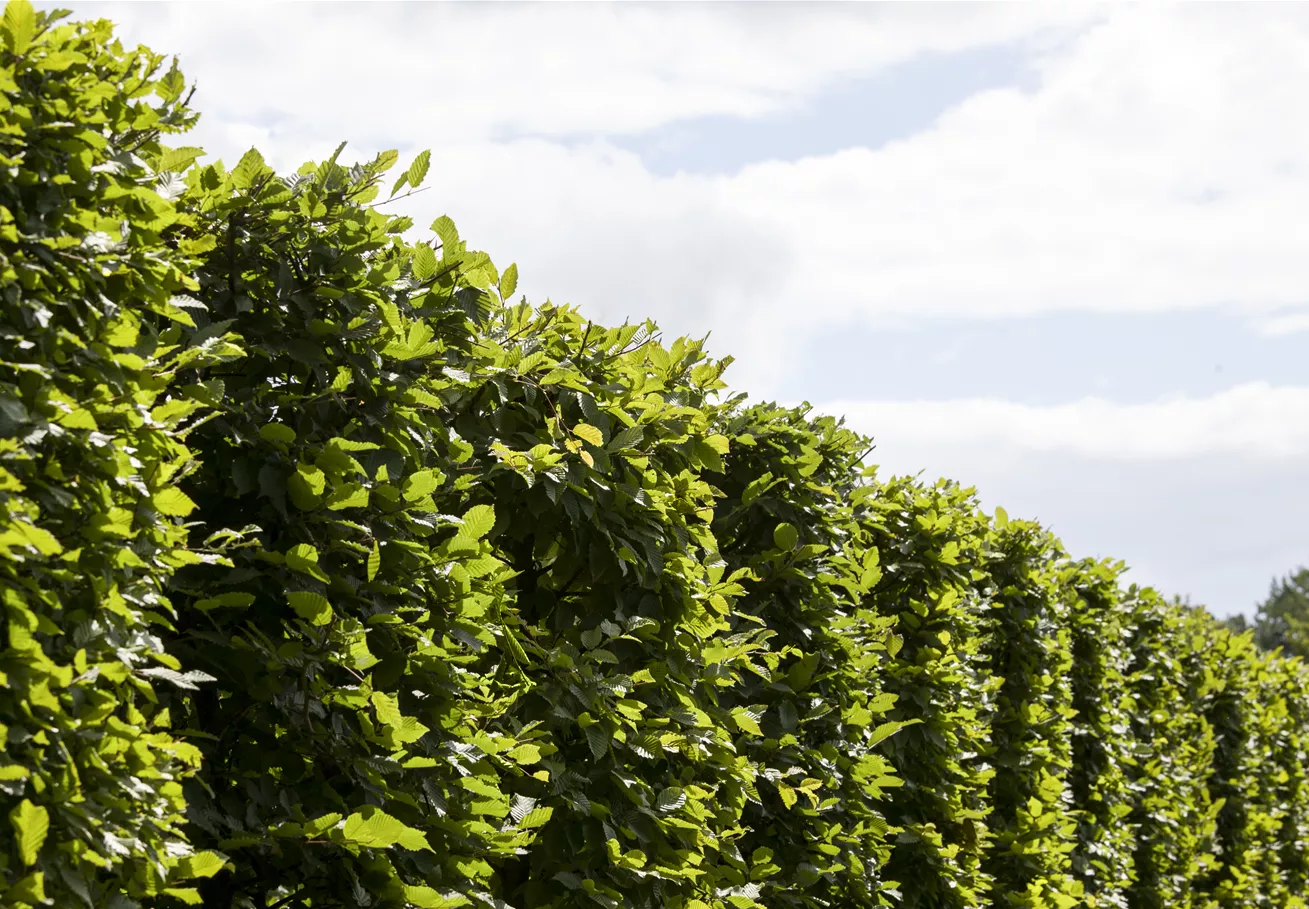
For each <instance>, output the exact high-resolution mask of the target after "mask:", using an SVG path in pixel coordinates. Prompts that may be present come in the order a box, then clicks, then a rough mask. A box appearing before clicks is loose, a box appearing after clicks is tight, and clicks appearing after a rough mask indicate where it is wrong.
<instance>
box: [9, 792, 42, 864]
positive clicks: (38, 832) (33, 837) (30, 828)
mask: <svg viewBox="0 0 1309 909" xmlns="http://www.w3.org/2000/svg"><path fill="white" fill-rule="evenodd" d="M9 823H10V824H11V825H12V826H13V828H14V834H15V836H16V839H17V843H18V855H19V858H20V859H21V860H22V862H23V864H24V865H29V866H30V865H34V864H36V856H37V853H38V852H40V851H41V847H42V846H43V845H45V838H46V836H47V835H48V834H49V833H50V812H49V811H47V810H46V808H45V806H43V805H34V804H32V803H31V802H30V801H28V800H27V799H23V800H22V801H21V802H19V803H18V804H17V805H15V806H14V808H13V810H11V811H10V812H9Z"/></svg>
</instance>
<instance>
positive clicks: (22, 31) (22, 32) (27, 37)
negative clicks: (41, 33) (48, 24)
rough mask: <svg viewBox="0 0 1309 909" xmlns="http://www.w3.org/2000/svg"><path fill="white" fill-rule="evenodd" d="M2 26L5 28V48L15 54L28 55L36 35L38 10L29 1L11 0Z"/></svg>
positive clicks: (0, 22)
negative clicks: (28, 49)
mask: <svg viewBox="0 0 1309 909" xmlns="http://www.w3.org/2000/svg"><path fill="white" fill-rule="evenodd" d="M0 24H2V25H3V28H4V37H5V46H7V47H8V48H9V50H10V51H12V52H13V53H15V54H23V53H26V52H27V48H28V47H29V46H30V45H31V43H32V38H33V36H35V35H36V10H34V9H33V8H32V4H31V3H29V2H27V0H9V2H8V3H6V4H5V14H4V19H3V20H0Z"/></svg>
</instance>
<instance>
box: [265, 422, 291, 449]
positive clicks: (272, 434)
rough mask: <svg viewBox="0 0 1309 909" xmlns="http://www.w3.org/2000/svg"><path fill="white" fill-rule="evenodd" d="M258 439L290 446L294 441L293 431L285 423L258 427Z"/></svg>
mask: <svg viewBox="0 0 1309 909" xmlns="http://www.w3.org/2000/svg"><path fill="white" fill-rule="evenodd" d="M259 437H260V438H261V439H264V440H265V441H268V442H280V443H281V444H283V445H290V444H291V443H292V442H294V441H295V430H294V429H292V428H291V427H290V426H287V425H286V424H285V423H266V424H264V425H263V426H261V427H259Z"/></svg>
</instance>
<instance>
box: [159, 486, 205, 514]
mask: <svg viewBox="0 0 1309 909" xmlns="http://www.w3.org/2000/svg"><path fill="white" fill-rule="evenodd" d="M150 503H151V504H152V505H154V507H155V510H156V511H158V512H159V513H160V514H166V515H169V516H171V517H179V518H181V517H186V516H187V515H189V514H190V513H191V512H193V511H195V502H193V501H191V497H190V496H188V495H187V494H186V493H184V492H182V490H180V489H176V488H170V489H161V490H160V491H159V492H156V493H155V494H154V495H153V496H151V497H150Z"/></svg>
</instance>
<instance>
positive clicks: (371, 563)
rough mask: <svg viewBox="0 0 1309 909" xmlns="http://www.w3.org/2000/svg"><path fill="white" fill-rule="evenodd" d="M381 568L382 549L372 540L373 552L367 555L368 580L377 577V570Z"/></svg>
mask: <svg viewBox="0 0 1309 909" xmlns="http://www.w3.org/2000/svg"><path fill="white" fill-rule="evenodd" d="M381 567H382V549H381V547H379V546H378V545H377V541H376V540H374V541H373V551H372V552H370V553H369V554H368V565H367V570H368V580H370V581H371V580H372V579H373V578H375V577H377V572H378V569H380V568H381Z"/></svg>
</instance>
